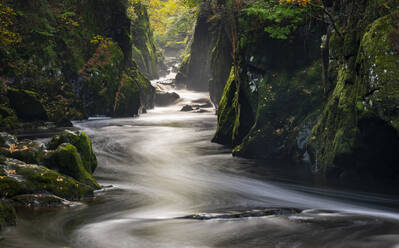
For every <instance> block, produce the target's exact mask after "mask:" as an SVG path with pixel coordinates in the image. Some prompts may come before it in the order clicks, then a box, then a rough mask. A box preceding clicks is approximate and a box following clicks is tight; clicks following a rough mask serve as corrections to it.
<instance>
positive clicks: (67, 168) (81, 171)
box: [44, 143, 100, 189]
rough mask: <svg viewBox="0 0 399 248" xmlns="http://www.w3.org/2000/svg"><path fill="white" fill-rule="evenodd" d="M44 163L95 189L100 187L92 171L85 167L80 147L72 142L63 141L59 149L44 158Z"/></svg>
mask: <svg viewBox="0 0 399 248" xmlns="http://www.w3.org/2000/svg"><path fill="white" fill-rule="evenodd" d="M44 165H45V166H46V167H47V168H50V169H53V170H56V171H58V172H60V173H62V174H64V175H68V176H71V177H73V178H74V179H76V180H77V181H79V182H81V183H84V184H86V185H89V186H90V187H92V188H94V189H99V188H100V185H99V184H98V183H97V182H96V180H95V179H94V178H93V176H92V175H91V172H89V171H87V170H86V168H85V167H84V165H83V162H82V159H81V157H80V154H79V153H78V149H77V148H76V147H75V146H74V145H72V144H68V143H63V144H61V145H59V146H58V148H57V150H55V151H51V152H48V153H47V154H46V156H45V158H44Z"/></svg>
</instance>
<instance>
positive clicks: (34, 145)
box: [0, 140, 45, 164]
mask: <svg viewBox="0 0 399 248" xmlns="http://www.w3.org/2000/svg"><path fill="white" fill-rule="evenodd" d="M44 150H45V147H44V144H42V143H40V142H36V141H31V140H22V141H19V142H17V143H15V144H14V145H12V146H11V147H9V148H8V149H7V150H6V151H5V153H4V155H5V156H7V157H9V158H15V159H18V160H21V161H23V162H25V163H30V164H40V163H41V162H42V161H43V157H44ZM2 151H4V149H2V150H1V151H0V153H1V152H2Z"/></svg>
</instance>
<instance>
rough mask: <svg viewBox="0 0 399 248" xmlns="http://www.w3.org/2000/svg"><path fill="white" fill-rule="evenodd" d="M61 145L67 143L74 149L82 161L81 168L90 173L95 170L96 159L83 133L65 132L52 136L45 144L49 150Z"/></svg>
mask: <svg viewBox="0 0 399 248" xmlns="http://www.w3.org/2000/svg"><path fill="white" fill-rule="evenodd" d="M62 143H69V144H72V145H74V146H75V147H76V149H77V150H78V152H79V155H80V157H81V159H82V162H83V166H84V167H85V168H86V170H87V171H88V172H90V173H93V172H94V170H95V169H96V168H97V158H96V155H95V154H94V152H93V148H92V143H91V140H90V138H89V136H87V135H86V134H85V133H84V132H80V131H75V132H73V131H69V130H65V131H64V132H63V133H62V134H60V135H57V136H54V137H53V138H52V140H51V141H50V142H49V143H48V144H47V148H48V149H50V150H56V149H57V148H58V146H59V145H61V144H62Z"/></svg>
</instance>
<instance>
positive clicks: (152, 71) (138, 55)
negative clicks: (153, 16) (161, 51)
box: [132, 2, 158, 79]
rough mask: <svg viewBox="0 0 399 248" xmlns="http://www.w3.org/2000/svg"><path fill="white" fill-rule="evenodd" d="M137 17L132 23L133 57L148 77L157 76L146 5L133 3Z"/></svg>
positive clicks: (156, 60) (152, 37)
mask: <svg viewBox="0 0 399 248" xmlns="http://www.w3.org/2000/svg"><path fill="white" fill-rule="evenodd" d="M133 7H134V11H135V13H136V15H137V17H136V18H135V19H134V20H133V23H132V42H133V58H134V59H135V61H136V63H137V65H138V68H139V70H140V71H141V72H142V73H143V74H144V75H145V76H146V77H148V78H149V79H155V78H158V57H157V51H156V45H155V40H154V35H153V31H152V28H151V25H150V21H149V17H148V13H147V9H146V7H145V6H144V5H143V4H141V3H139V2H137V3H135V4H134V5H133Z"/></svg>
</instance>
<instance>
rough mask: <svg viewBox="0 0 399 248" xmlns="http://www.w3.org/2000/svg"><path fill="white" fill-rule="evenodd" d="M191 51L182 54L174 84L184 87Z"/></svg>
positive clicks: (188, 72) (187, 75)
mask: <svg viewBox="0 0 399 248" xmlns="http://www.w3.org/2000/svg"><path fill="white" fill-rule="evenodd" d="M190 63H191V53H188V54H186V55H185V56H184V58H183V60H182V62H181V64H180V66H179V69H178V71H177V74H176V85H177V86H179V87H184V85H186V83H187V80H188V77H189V74H190Z"/></svg>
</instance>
